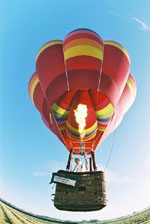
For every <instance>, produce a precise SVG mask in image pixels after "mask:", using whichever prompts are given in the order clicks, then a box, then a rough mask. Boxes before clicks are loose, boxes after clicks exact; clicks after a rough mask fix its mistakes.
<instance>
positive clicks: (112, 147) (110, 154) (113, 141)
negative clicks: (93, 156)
mask: <svg viewBox="0 0 150 224" xmlns="http://www.w3.org/2000/svg"><path fill="white" fill-rule="evenodd" d="M115 133H116V131H114V133H113V139H112V146H111V150H110V153H109V157H108V160H107V163H106V165H105V168H104V171H105V170H106V169H107V167H108V164H109V162H110V159H111V156H112V152H113V149H114V143H115Z"/></svg>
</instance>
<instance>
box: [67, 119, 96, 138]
mask: <svg viewBox="0 0 150 224" xmlns="http://www.w3.org/2000/svg"><path fill="white" fill-rule="evenodd" d="M66 126H67V127H68V129H70V130H71V131H72V132H74V133H75V134H79V129H76V128H74V127H72V126H71V124H70V123H69V122H68V121H67V122H66ZM96 128H97V121H96V122H95V123H94V124H93V125H92V126H91V127H90V128H87V129H84V131H85V135H87V134H89V133H91V132H92V131H94V130H95V129H96Z"/></svg>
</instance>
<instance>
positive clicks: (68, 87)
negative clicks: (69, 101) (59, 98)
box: [63, 48, 70, 91]
mask: <svg viewBox="0 0 150 224" xmlns="http://www.w3.org/2000/svg"><path fill="white" fill-rule="evenodd" d="M63 55H64V48H63ZM64 65H65V74H66V82H67V90H68V91H69V90H70V86H69V79H68V72H67V64H66V61H65V57H64Z"/></svg>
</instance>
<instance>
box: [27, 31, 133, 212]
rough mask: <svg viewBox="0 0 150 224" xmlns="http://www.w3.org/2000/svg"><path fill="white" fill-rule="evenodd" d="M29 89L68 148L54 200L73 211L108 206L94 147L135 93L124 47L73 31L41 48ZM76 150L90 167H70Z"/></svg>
mask: <svg viewBox="0 0 150 224" xmlns="http://www.w3.org/2000/svg"><path fill="white" fill-rule="evenodd" d="M29 94H30V97H31V100H32V102H33V104H34V105H35V106H36V108H37V109H38V111H39V112H40V114H41V117H42V120H43V122H44V123H45V125H46V126H47V127H48V128H49V129H50V130H51V131H52V132H53V133H54V134H55V135H56V136H57V137H58V138H59V140H60V141H61V142H62V143H63V144H64V145H65V147H66V148H67V150H68V151H69V152H70V154H69V159H68V163H67V167H66V168H67V171H58V173H55V174H54V175H53V178H52V179H53V181H54V182H55V183H57V185H56V195H55V199H54V205H55V206H56V207H57V208H58V209H62V210H71V211H90V210H99V209H101V208H103V207H104V206H106V193H105V180H104V172H103V171H97V167H96V162H95V150H96V149H97V148H98V146H99V145H100V144H101V143H102V142H103V141H104V140H105V139H106V138H107V136H108V135H109V134H111V133H112V132H113V131H114V130H115V129H116V128H117V127H118V125H119V124H120V122H121V120H122V118H123V116H124V114H125V113H126V112H127V111H128V109H129V108H130V107H131V105H132V104H133V102H134V99H135V96H136V83H135V80H134V78H133V77H132V75H131V74H130V58H129V55H128V53H127V51H126V50H125V48H124V47H123V46H121V45H120V44H119V43H117V42H114V41H103V40H102V38H101V37H100V36H99V35H98V34H97V33H95V32H93V31H91V30H88V29H78V30H74V31H72V32H71V33H69V34H68V35H67V36H66V38H65V39H64V41H61V40H54V41H49V42H47V43H46V44H45V45H43V46H42V47H41V48H40V50H39V51H38V53H37V57H36V71H35V73H34V74H33V75H32V77H31V79H30V82H29ZM73 155H83V156H84V157H85V158H86V156H87V155H88V156H89V161H90V162H89V168H88V171H86V172H84V173H83V172H81V173H73V172H72V171H71V170H70V163H71V158H72V156H73ZM56 174H57V175H56ZM81 195H82V197H81ZM81 198H82V200H81Z"/></svg>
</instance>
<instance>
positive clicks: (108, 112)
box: [96, 103, 114, 119]
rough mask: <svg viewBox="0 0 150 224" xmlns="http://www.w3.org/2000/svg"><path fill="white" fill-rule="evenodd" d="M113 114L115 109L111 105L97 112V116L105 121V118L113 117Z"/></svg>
mask: <svg viewBox="0 0 150 224" xmlns="http://www.w3.org/2000/svg"><path fill="white" fill-rule="evenodd" d="M113 113H114V108H113V106H112V104H111V103H109V104H108V105H107V106H106V107H104V108H103V109H101V110H98V111H96V116H98V117H99V118H102V119H105V118H109V117H111V116H112V115H113Z"/></svg>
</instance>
